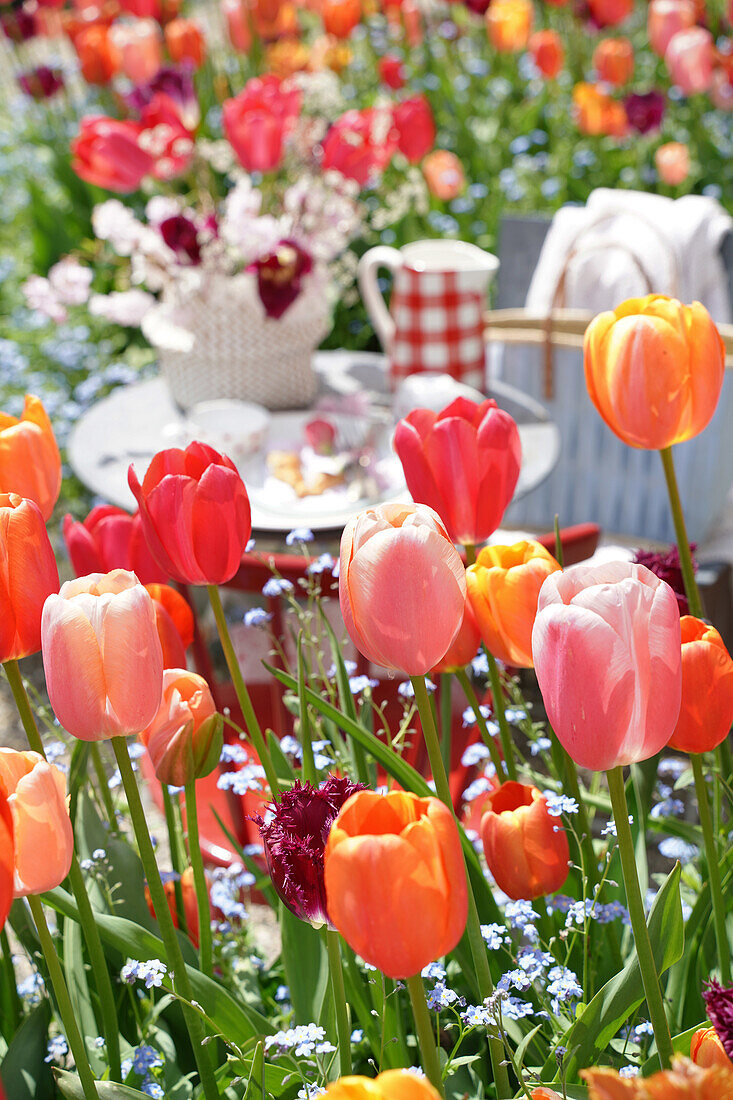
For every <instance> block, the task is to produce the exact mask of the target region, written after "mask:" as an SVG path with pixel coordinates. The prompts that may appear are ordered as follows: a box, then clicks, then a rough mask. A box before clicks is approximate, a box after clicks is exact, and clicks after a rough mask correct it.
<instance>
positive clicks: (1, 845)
mask: <svg viewBox="0 0 733 1100" xmlns="http://www.w3.org/2000/svg"><path fill="white" fill-rule="evenodd" d="M14 877H15V846H14V842H13V816H12V814H11V812H10V806H8V799H7V797H6V795H5V792H4V790H3V789H2V784H0V931H2V929H3V927H4V925H5V921H6V920H7V919H8V913H9V912H10V906H11V905H12V904H13V879H14Z"/></svg>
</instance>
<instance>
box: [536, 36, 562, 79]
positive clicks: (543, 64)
mask: <svg viewBox="0 0 733 1100" xmlns="http://www.w3.org/2000/svg"><path fill="white" fill-rule="evenodd" d="M528 45H529V52H530V54H531V55H532V60H533V61H534V63H535V65H536V66H537V68H538V69H539V71H540V72H541V73H542V75H543V76H544V77H547V79H548V80H554V79H555V77H556V76H557V74H558V73H559V72H560V70H561V69H562V67H563V65H564V64H565V50H564V49H563V44H562V39H561V38H560V35H559V34H558V33H557V31H553V30H543V31H535V33H534V34H533V35H531V37H530V39H529V43H528Z"/></svg>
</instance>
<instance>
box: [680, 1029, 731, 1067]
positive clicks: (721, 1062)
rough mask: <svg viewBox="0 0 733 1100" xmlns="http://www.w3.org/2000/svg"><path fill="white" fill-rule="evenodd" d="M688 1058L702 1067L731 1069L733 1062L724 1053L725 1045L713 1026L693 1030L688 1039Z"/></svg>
mask: <svg viewBox="0 0 733 1100" xmlns="http://www.w3.org/2000/svg"><path fill="white" fill-rule="evenodd" d="M690 1059H691V1061H693V1062H694V1063H695V1065H696V1066H702V1067H703V1069H709V1068H710V1067H711V1066H725V1067H726V1068H727V1069H733V1062H731V1060H730V1058H729V1057H728V1055H727V1054H726V1053H725V1047H724V1046H723V1044H722V1043H721V1041H720V1037H719V1035H718V1033H717V1031H716V1030H715V1028H714V1027H701V1028H699V1030H698V1031H696V1032H695V1034H694V1035H693V1036H692V1040H691V1041H690Z"/></svg>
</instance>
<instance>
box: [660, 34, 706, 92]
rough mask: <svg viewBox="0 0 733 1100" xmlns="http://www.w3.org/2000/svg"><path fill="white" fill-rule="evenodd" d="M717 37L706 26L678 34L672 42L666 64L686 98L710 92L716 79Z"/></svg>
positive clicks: (671, 76)
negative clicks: (714, 65)
mask: <svg viewBox="0 0 733 1100" xmlns="http://www.w3.org/2000/svg"><path fill="white" fill-rule="evenodd" d="M713 48H714V47H713V36H712V34H711V33H710V31H708V30H706V29H705V27H690V28H689V30H684V31H678V32H677V34H675V35H674V36H673V37H672V38H671V39H670V41H669V45H668V46H667V49H666V51H665V54H664V63H665V65H666V66H667V68H668V70H669V76H670V80H672V81H673V82H674V83H675V84H676V85H677V86H678V87H679V88H681V89H682V91H683V92H684V93H685V94H686V95H695V94H696V93H697V92H706V91H707V90H708V88H709V87H710V85H711V83H712V79H713Z"/></svg>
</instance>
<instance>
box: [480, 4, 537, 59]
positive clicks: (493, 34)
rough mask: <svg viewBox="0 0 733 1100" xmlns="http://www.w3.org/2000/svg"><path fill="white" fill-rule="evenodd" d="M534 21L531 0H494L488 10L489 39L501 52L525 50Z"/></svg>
mask: <svg viewBox="0 0 733 1100" xmlns="http://www.w3.org/2000/svg"><path fill="white" fill-rule="evenodd" d="M533 22H534V8H533V7H532V3H531V0H492V3H491V5H490V7H489V9H488V11H487V12H486V29H487V31H488V34H489V41H490V42H491V45H492V46H493V47H494V49H495V50H497V51H498V52H499V53H517V52H518V51H519V50H523V49H524V48H525V47H526V45H527V42H528V41H529V36H530V33H531V31H532V23H533Z"/></svg>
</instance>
